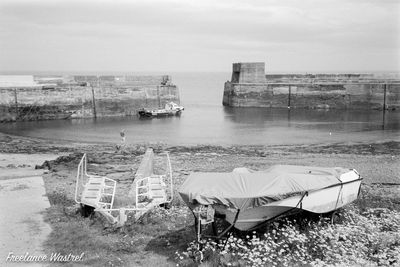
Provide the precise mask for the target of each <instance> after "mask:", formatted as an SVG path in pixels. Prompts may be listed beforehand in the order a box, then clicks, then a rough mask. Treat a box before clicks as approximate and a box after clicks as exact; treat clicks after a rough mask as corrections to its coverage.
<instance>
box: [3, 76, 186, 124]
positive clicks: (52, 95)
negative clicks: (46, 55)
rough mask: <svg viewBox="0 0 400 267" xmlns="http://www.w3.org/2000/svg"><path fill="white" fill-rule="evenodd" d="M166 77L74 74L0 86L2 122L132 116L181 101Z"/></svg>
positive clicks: (175, 87)
mask: <svg viewBox="0 0 400 267" xmlns="http://www.w3.org/2000/svg"><path fill="white" fill-rule="evenodd" d="M163 77H164V78H163ZM165 77H166V76H137V77H135V76H128V78H124V79H120V80H119V79H118V80H117V79H116V76H99V77H98V76H74V77H72V80H71V78H69V80H67V81H65V78H64V80H63V81H61V82H59V81H58V82H57V79H56V78H54V79H49V80H48V81H49V82H47V83H46V82H44V81H43V80H40V78H39V79H37V81H38V85H37V86H31V87H14V88H13V87H7V88H0V122H5V121H17V120H48V119H68V118H92V117H110V116H132V115H136V113H137V110H138V109H140V108H144V107H146V108H158V107H164V105H165V103H166V102H169V101H173V102H176V103H179V102H180V99H179V90H178V88H177V86H175V85H173V84H172V83H171V82H170V81H169V80H168V79H165ZM106 78H107V79H106ZM54 81H56V83H54Z"/></svg>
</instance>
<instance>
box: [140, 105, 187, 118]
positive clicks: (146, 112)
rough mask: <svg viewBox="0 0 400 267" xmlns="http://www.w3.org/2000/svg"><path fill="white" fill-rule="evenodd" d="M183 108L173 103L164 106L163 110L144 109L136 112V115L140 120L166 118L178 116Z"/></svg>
mask: <svg viewBox="0 0 400 267" xmlns="http://www.w3.org/2000/svg"><path fill="white" fill-rule="evenodd" d="M184 109H185V108H184V107H182V106H179V105H178V104H176V103H174V102H169V103H166V104H165V107H164V108H163V109H146V108H142V109H140V110H138V114H139V116H140V117H142V118H153V117H168V116H176V115H180V114H181V113H182V111H183V110H184Z"/></svg>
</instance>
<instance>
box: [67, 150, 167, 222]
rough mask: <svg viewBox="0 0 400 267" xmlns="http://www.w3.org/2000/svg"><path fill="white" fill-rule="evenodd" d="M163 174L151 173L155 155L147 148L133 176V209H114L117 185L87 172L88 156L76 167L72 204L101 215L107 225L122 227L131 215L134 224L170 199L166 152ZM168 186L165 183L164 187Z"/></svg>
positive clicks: (131, 195)
mask: <svg viewBox="0 0 400 267" xmlns="http://www.w3.org/2000/svg"><path fill="white" fill-rule="evenodd" d="M165 156H166V174H163V175H158V174H154V172H153V167H154V165H153V159H154V153H153V150H152V149H147V150H146V153H145V154H144V157H143V160H142V162H141V163H140V166H139V168H138V170H137V172H136V174H135V177H134V181H133V183H132V188H131V191H130V192H129V195H128V196H129V198H130V199H134V201H135V202H134V204H133V205H132V207H121V208H116V207H114V200H115V191H116V186H117V182H116V181H115V180H113V179H110V178H108V177H106V176H99V175H95V174H88V173H87V155H86V153H85V154H84V155H83V157H82V159H81V161H80V162H79V165H78V172H77V175H76V187H75V202H76V203H77V204H80V206H81V208H82V209H84V208H89V209H90V210H94V211H96V212H98V213H100V214H102V215H103V216H104V217H105V218H106V219H107V221H108V222H109V223H111V224H113V225H116V226H117V227H121V226H123V225H124V224H125V222H126V221H127V219H128V214H132V215H133V218H134V220H135V221H137V220H139V219H140V218H141V217H142V216H143V215H144V214H145V213H147V212H148V211H149V210H151V209H152V208H154V207H156V206H162V205H163V206H167V205H169V204H170V203H171V202H172V199H173V178H172V167H171V161H170V158H169V154H168V152H166V153H165ZM167 183H168V184H167Z"/></svg>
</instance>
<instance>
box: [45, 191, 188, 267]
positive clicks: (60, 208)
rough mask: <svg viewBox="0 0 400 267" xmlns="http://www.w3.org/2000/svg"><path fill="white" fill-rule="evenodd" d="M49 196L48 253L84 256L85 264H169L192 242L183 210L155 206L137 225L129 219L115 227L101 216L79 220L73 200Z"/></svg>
mask: <svg viewBox="0 0 400 267" xmlns="http://www.w3.org/2000/svg"><path fill="white" fill-rule="evenodd" d="M48 197H49V200H50V203H51V207H50V208H49V209H48V211H47V214H46V221H47V222H48V223H50V224H51V226H52V228H53V231H52V233H51V234H50V236H49V238H48V240H47V242H46V244H45V246H46V248H47V250H48V252H49V254H50V253H52V252H54V251H56V252H59V253H61V254H69V253H72V254H81V253H85V256H84V258H83V259H84V260H83V262H81V264H84V265H91V266H131V265H140V266H156V265H160V266H166V265H171V266H172V265H175V263H174V255H175V251H177V250H183V249H185V248H186V246H187V244H188V243H190V242H191V241H193V239H194V230H193V227H192V225H193V218H192V217H191V213H190V211H189V210H188V209H187V208H186V207H172V208H171V209H169V210H166V209H163V208H157V209H154V210H152V211H150V212H149V213H148V214H146V215H145V216H144V217H142V218H141V220H140V221H138V222H136V223H135V222H133V220H132V219H128V221H127V223H126V224H125V225H124V226H123V227H121V228H115V227H113V226H111V225H108V224H107V222H106V220H105V219H104V218H102V217H101V215H96V214H95V215H94V216H93V217H91V218H83V217H81V216H80V214H79V212H78V208H77V206H76V205H74V201H73V200H72V199H69V198H68V197H67V196H66V195H65V194H63V193H62V192H61V193H60V192H59V193H50V194H48ZM70 264H72V263H70ZM73 264H74V265H76V264H77V263H76V262H75V263H73ZM67 265H68V264H67ZM63 266H65V265H63Z"/></svg>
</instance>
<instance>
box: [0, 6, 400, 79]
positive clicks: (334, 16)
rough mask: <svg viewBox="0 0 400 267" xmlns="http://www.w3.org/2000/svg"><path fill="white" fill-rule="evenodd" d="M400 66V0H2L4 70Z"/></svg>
mask: <svg viewBox="0 0 400 267" xmlns="http://www.w3.org/2000/svg"><path fill="white" fill-rule="evenodd" d="M233 62H266V72H372V71H392V72H400V1H398V0H334V1H333V0H302V1H298V0H240V1H237V0H182V1H178V0H164V1H162V0H138V1H135V0H130V1H127V0H124V1H122V0H114V1H111V0H110V1H105V0H96V1H94V0H93V1H91V0H80V1H74V0H72V1H71V0H70V1H66V0H51V1H48V0H43V1H37V0H36V1H35V0H31V1H29V0H0V72H2V73H8V72H20V73H29V72H41V71H44V72H45V71H51V72H69V71H75V72H76V71H83V72H96V71H99V72H146V71H147V72H150V71H151V72H176V71H179V72H196V71H202V72H203V71H210V72H214V71H221V72H230V71H231V69H232V63H233Z"/></svg>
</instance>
